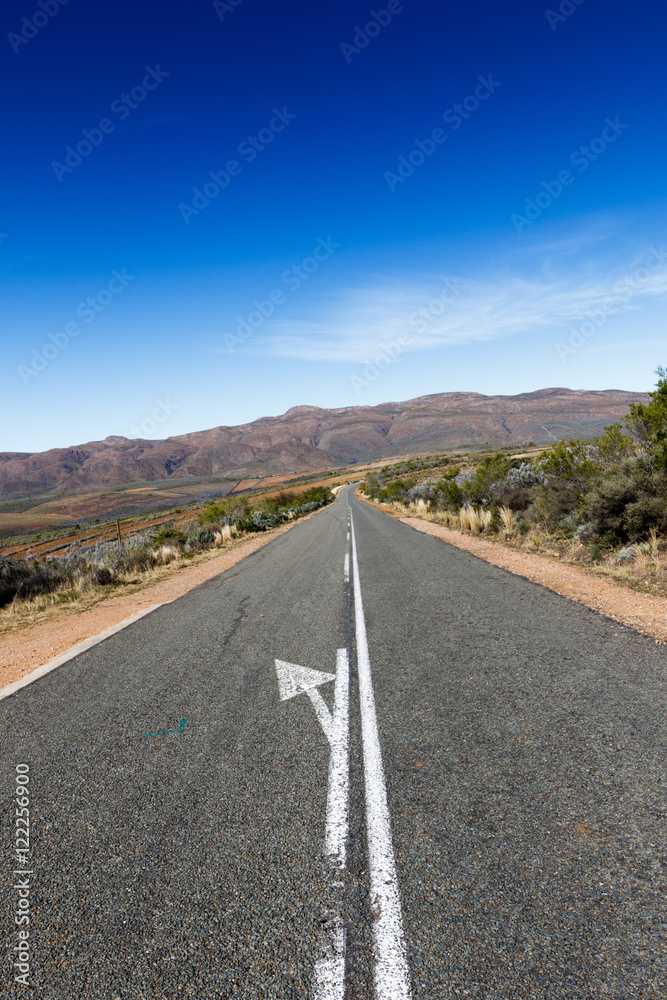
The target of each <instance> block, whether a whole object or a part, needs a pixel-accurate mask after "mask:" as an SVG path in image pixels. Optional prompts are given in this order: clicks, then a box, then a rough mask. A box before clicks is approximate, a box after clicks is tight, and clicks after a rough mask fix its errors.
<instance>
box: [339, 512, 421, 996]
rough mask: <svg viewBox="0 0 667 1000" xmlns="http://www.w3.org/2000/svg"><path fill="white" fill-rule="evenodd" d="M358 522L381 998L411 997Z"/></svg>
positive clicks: (359, 624) (357, 619) (362, 688)
mask: <svg viewBox="0 0 667 1000" xmlns="http://www.w3.org/2000/svg"><path fill="white" fill-rule="evenodd" d="M351 526H352V567H353V570H354V624H355V632H356V640H357V674H358V677H359V702H360V706H361V739H362V745H363V754H364V779H365V785H366V830H367V836H368V861H369V874H370V882H371V900H370V902H371V907H372V909H373V911H374V913H375V919H374V921H373V939H374V944H375V997H376V1000H411V997H412V992H411V989H410V972H409V968H408V962H407V957H406V953H405V943H404V940H403V916H402V913H401V897H400V892H399V888H398V876H397V872H396V862H395V859H394V848H393V844H392V836H391V818H390V816H389V805H388V802H387V789H386V786H385V780H384V768H383V766H382V750H381V747H380V734H379V732H378V722H377V712H376V709H375V695H374V693H373V679H372V675H371V663H370V656H369V653H368V639H367V635H366V619H365V617H364V605H363V601H362V597H361V584H360V582H359V560H358V557H357V543H356V538H355V532H354V518H351Z"/></svg>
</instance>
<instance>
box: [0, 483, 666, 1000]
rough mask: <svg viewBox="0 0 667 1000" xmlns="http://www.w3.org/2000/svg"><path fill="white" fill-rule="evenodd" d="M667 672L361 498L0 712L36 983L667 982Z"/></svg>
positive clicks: (119, 994)
mask: <svg viewBox="0 0 667 1000" xmlns="http://www.w3.org/2000/svg"><path fill="white" fill-rule="evenodd" d="M666 665H667V653H666V651H665V647H664V646H662V645H658V644H656V643H655V642H654V641H653V640H651V639H648V638H646V637H644V636H642V635H640V634H638V633H636V632H633V631H632V630H630V629H627V628H624V627H622V626H620V625H618V624H617V623H616V622H614V621H611V620H609V619H606V618H604V617H602V616H600V615H596V614H594V613H592V612H591V611H589V610H588V609H586V608H584V607H582V606H580V605H578V604H575V603H573V602H570V601H568V600H566V599H564V598H562V597H560V596H558V595H556V594H554V593H552V592H550V591H548V590H545V589H543V588H540V587H539V586H536V585H534V584H532V583H529V582H528V581H526V580H524V579H522V578H519V577H516V576H512V575H510V574H508V573H506V572H504V571H503V570H501V569H498V568H496V567H494V566H491V565H488V564H486V563H484V562H482V561H481V560H479V559H476V558H475V557H473V556H471V555H469V554H468V553H466V552H463V551H460V550H458V549H455V548H453V547H451V546H448V545H446V544H445V543H443V542H441V541H440V540H438V539H435V538H432V537H430V536H427V535H423V534H420V533H418V532H416V531H414V530H413V529H412V528H410V527H409V526H407V525H405V524H404V523H402V522H400V521H398V520H396V519H394V518H391V517H389V516H387V515H386V514H384V513H382V512H381V511H378V510H377V509H374V508H371V507H369V506H367V505H364V504H362V503H361V502H360V501H359V500H358V499H357V498H356V497H355V496H354V493H353V490H352V488H347V489H344V490H343V491H342V493H341V494H340V496H339V497H338V499H337V501H336V502H335V503H334V504H333V505H331V506H330V507H327V508H325V509H324V510H322V511H321V512H318V513H317V514H316V515H314V516H313V517H311V518H310V519H308V520H307V521H304V522H303V523H301V524H297V525H295V526H294V528H293V529H292V530H290V531H289V532H287V533H285V534H283V535H281V536H279V537H277V538H276V539H275V540H273V541H271V542H270V543H269V544H268V545H266V546H265V547H263V548H262V549H260V550H259V551H257V552H256V553H254V554H253V555H251V556H249V557H247V558H246V559H244V560H243V561H242V562H240V563H238V564H237V565H236V566H235V567H234V568H233V569H231V570H229V571H227V572H226V573H224V574H222V575H221V576H219V577H216V578H215V579H213V580H211V581H209V582H208V583H206V584H204V585H202V586H200V587H199V588H197V589H196V590H193V591H191V592H190V593H188V594H187V595H186V596H184V597H182V598H181V599H180V600H178V601H176V602H174V603H172V604H169V605H166V606H163V607H160V608H159V609H158V610H156V611H154V612H153V613H152V614H150V615H148V616H147V617H145V618H143V619H141V620H140V621H137V622H135V623H134V624H133V625H131V626H130V627H128V628H127V629H125V630H123V631H121V632H119V633H118V634H116V635H114V636H113V637H111V638H109V639H107V640H106V641H105V642H103V643H101V644H100V645H97V646H95V647H94V648H92V649H90V650H88V651H87V652H85V653H83V654H81V655H80V656H78V657H76V658H75V659H73V660H71V661H69V662H68V663H66V664H64V665H63V666H61V667H60V668H58V669H57V670H55V671H53V672H52V673H50V674H48V675H47V676H45V677H43V678H41V679H39V680H37V681H35V682H34V683H32V684H30V685H29V686H27V687H25V688H23V689H21V690H20V691H18V692H17V693H15V694H14V695H12V696H11V697H8V698H6V699H4V700H3V701H1V702H0V716H1V718H2V728H1V734H2V735H1V737H0V738H1V740H2V751H3V760H4V767H3V774H2V781H3V788H4V789H5V793H6V799H7V801H8V802H10V803H11V802H13V799H12V795H13V788H14V775H15V767H16V765H17V764H19V765H22V764H25V765H28V766H29V768H30V772H29V773H30V799H31V824H32V825H31V849H32V854H31V856H30V872H31V874H30V913H31V923H30V927H31V937H30V944H31V955H30V987H31V989H32V991H33V992H34V995H36V996H37V995H39V996H40V997H42V998H44V1000H64V998H66V997H71V998H81V1000H102V998H123V1000H125V998H128V1000H129V998H141V997H144V998H150V1000H162V998H165V1000H166V998H169V1000H172V998H174V997H181V996H182V997H193V998H196V1000H204V998H206V1000H208V998H218V997H219V998H223V997H224V998H228V997H240V998H243V1000H249V998H264V1000H269V998H271V1000H273V998H275V1000H287V998H307V997H312V998H314V1000H407V998H414V1000H443V998H450V997H451V998H454V997H463V996H467V997H470V998H474V997H479V998H484V1000H491V998H493V1000H515V998H516V1000H519V998H521V1000H523V998H526V1000H528V998H544V1000H547V998H548V1000H566V998H577V1000H578V998H582V1000H583V998H596V1000H601V998H604V997H609V998H613V1000H632V998H639V997H641V998H643V1000H658V998H664V996H665V994H666V993H667V971H666V969H665V959H666V958H667V947H666V945H665V935H664V926H665V918H664V900H665V888H666V886H665V867H664V815H665V804H664V797H663V790H664V779H665V735H666V728H667V726H666V716H665V711H664V696H665V687H666V683H665V666H666ZM5 815H6V817H7V818H6V821H5V822H6V826H5V840H6V842H7V839H8V838H9V837H10V831H11V829H12V827H13V822H12V815H13V809H12V811H11V812H10V809H9V807H8V809H7V811H6V814H5ZM14 867H15V868H19V865H18V864H17V863H16V861H12V858H11V854H10V847H9V846H6V850H5V868H6V871H7V875H6V878H5V884H6V885H7V886H11V885H12V884H13V883H12V881H11V880H12V879H14V878H19V877H20V876H16V875H14V874H12V870H11V869H12V868H14ZM15 894H16V890H14V889H11V888H9V889H8V896H9V899H10V901H11V907H12V913H13V908H14V906H15V898H14V897H15ZM7 912H9V911H7ZM7 937H8V938H12V937H13V934H12V932H10V933H9V934H8V935H7ZM11 943H12V944H13V940H12V942H11ZM10 961H11V960H10ZM9 964H10V962H9V961H7V960H6V968H5V979H4V982H6V983H7V984H8V986H9V985H10V984H11V985H12V986H13V987H14V988H13V989H11V990H10V991H8V992H4V993H3V994H2V995H4V996H15V995H16V996H20V995H22V994H21V989H22V988H21V987H20V986H14V984H12V983H11V979H12V978H13V975H12V974H11V973H9V972H8V966H9Z"/></svg>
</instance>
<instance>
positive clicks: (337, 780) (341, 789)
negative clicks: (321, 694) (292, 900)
mask: <svg viewBox="0 0 667 1000" xmlns="http://www.w3.org/2000/svg"><path fill="white" fill-rule="evenodd" d="M336 659H337V666H336V688H335V695H334V711H333V726H332V739H331V741H330V742H331V755H330V757H329V791H328V795H327V823H326V833H325V837H324V853H325V855H326V858H327V861H328V862H329V865H330V867H331V877H332V878H333V879H334V880H335V881H336V882H337V883H338V884H340V883H339V882H338V880H339V878H340V872H341V871H343V870H344V869H345V863H346V854H347V834H348V822H349V820H348V814H349V807H348V796H349V784H350V663H349V657H348V652H347V649H339V650H338V652H337V656H336ZM331 900H332V916H331V917H330V919H329V921H328V923H329V928H328V930H329V949H328V950H329V951H330V954H328V955H327V957H325V958H323V959H320V961H319V962H316V963H315V990H314V995H315V1000H343V997H344V994H345V945H346V941H345V925H344V923H343V920H342V917H341V916H340V913H339V912H337V909H338V904H337V894H336V893H335V892H334V887H333V886H332V887H331Z"/></svg>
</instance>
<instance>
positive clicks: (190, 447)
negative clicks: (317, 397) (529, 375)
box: [0, 388, 648, 499]
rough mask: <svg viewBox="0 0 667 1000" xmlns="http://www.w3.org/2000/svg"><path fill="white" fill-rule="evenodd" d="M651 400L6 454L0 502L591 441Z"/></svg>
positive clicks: (434, 413) (475, 400) (514, 400)
mask: <svg viewBox="0 0 667 1000" xmlns="http://www.w3.org/2000/svg"><path fill="white" fill-rule="evenodd" d="M647 398H648V397H647V395H646V394H644V393H635V392H625V391H623V390H618V389H609V390H600V391H593V390H584V389H574V390H572V389H560V388H552V389H541V390H539V391H537V392H527V393H522V394H520V395H517V396H484V395H481V394H480V393H475V392H444V393H436V394H434V395H430V396H419V397H418V398H416V399H410V400H407V402H403V403H382V404H380V405H379V406H346V407H341V408H339V409H331V410H327V409H320V408H319V407H317V406H295V407H292V409H290V410H288V411H287V413H285V414H283V415H282V416H278V417H262V418H261V419H259V420H254V421H252V422H251V423H248V424H241V425H239V426H237V427H214V428H212V429H211V430H206V431H198V432H194V433H191V434H182V435H178V436H176V437H170V438H166V439H165V440H162V441H154V440H140V439H128V438H125V437H116V436H112V437H107V438H105V440H104V441H92V442H90V443H88V444H81V445H76V446H74V447H70V448H53V449H51V450H50V451H44V452H38V453H35V454H30V453H25V452H3V453H0V497H2V498H5V499H8V498H16V497H23V496H29V495H31V494H36V493H43V492H47V491H52V490H56V491H59V492H67V493H69V492H77V491H82V490H88V489H100V488H104V487H108V486H119V485H123V484H125V483H139V482H156V481H164V480H169V479H170V478H174V479H183V478H186V477H190V476H193V477H194V476H197V477H201V476H220V477H223V478H225V479H235V478H238V479H242V478H244V477H247V476H268V475H276V474H279V473H284V472H302V471H314V470H318V469H327V468H334V467H339V466H347V465H352V464H356V463H361V462H372V461H375V460H378V459H384V458H386V459H390V458H392V457H396V456H401V455H409V454H416V453H424V452H436V451H446V450H449V449H452V450H457V449H467V448H475V447H480V446H486V445H489V446H491V447H503V446H507V445H524V444H528V443H530V442H534V443H535V444H537V445H541V444H548V443H549V442H553V441H555V440H558V439H559V438H562V437H569V436H576V437H583V438H588V437H592V436H594V435H596V434H599V433H600V432H601V431H602V429H603V427H604V426H605V425H606V424H609V423H611V422H613V421H615V420H618V419H619V418H622V417H623V416H624V415H625V414H626V413H627V411H628V404H629V403H631V402H637V401H643V402H645V401H646V400H647Z"/></svg>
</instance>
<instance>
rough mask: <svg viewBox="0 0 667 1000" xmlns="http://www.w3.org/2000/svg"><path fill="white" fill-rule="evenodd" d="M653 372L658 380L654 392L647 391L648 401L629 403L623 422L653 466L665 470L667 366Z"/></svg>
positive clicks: (666, 455) (666, 449)
mask: <svg viewBox="0 0 667 1000" xmlns="http://www.w3.org/2000/svg"><path fill="white" fill-rule="evenodd" d="M655 373H656V375H657V376H658V381H657V382H656V387H655V392H649V396H650V402H648V403H630V413H629V414H628V416H627V417H626V418H625V424H626V427H627V428H628V430H629V431H630V432H631V434H632V435H633V437H634V438H635V439H636V441H637V442H638V444H639V447H640V448H641V449H642V451H644V452H645V453H646V454H647V455H649V456H650V457H651V459H652V460H653V463H654V465H655V467H656V468H658V469H661V470H662V471H663V472H667V368H663V367H662V366H659V367H658V368H656V371H655Z"/></svg>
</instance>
